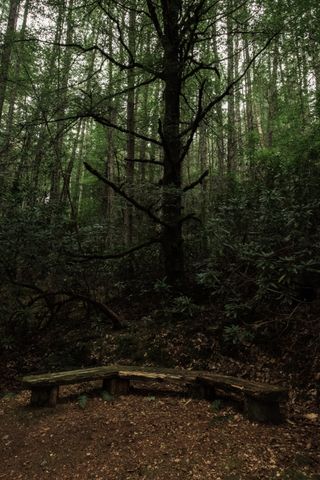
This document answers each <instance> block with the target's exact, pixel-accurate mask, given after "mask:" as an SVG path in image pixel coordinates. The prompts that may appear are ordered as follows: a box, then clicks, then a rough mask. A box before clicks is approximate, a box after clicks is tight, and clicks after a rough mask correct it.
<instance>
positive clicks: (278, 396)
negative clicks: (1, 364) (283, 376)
mask: <svg viewBox="0 0 320 480" xmlns="http://www.w3.org/2000/svg"><path fill="white" fill-rule="evenodd" d="M93 380H102V385H103V388H104V389H105V390H108V391H109V392H110V394H111V395H125V394H127V393H128V392H129V388H130V382H132V381H134V382H139V381H143V382H148V381H150V382H171V383H176V384H180V385H184V386H186V387H187V388H188V390H189V392H190V393H192V394H196V395H197V396H199V397H201V398H206V399H208V400H212V399H214V398H217V397H219V396H221V395H223V396H227V397H233V398H234V397H235V398H237V399H238V400H241V401H242V402H243V404H244V407H245V411H246V413H247V415H248V417H249V419H251V420H253V421H259V422H272V423H276V422H279V421H280V420H281V414H280V402H281V401H283V400H285V399H286V397H287V390H286V388H284V387H281V386H276V385H268V384H265V383H258V382H251V381H249V380H245V379H242V378H237V377H230V376H226V375H218V374H214V373H210V372H206V371H192V370H178V369H160V368H155V367H136V366H122V365H112V366H105V367H94V368H86V369H81V370H72V371H66V372H57V373H47V374H42V375H29V376H26V377H23V379H22V385H23V387H24V388H26V389H31V392H32V394H31V405H33V406H50V407H54V406H55V405H56V402H57V399H58V395H59V386H60V385H68V384H75V383H81V382H88V381H93Z"/></svg>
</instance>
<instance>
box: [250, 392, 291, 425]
mask: <svg viewBox="0 0 320 480" xmlns="http://www.w3.org/2000/svg"><path fill="white" fill-rule="evenodd" d="M245 411H246V414H247V416H248V418H249V420H252V421H253V422H262V423H280V422H281V421H282V415H281V412H280V407H279V402H277V401H272V402H267V401H265V400H258V399H256V398H254V397H249V396H246V397H245Z"/></svg>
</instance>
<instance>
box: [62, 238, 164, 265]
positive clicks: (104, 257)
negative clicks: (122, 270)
mask: <svg viewBox="0 0 320 480" xmlns="http://www.w3.org/2000/svg"><path fill="white" fill-rule="evenodd" d="M156 243H161V239H160V238H151V239H150V240H148V241H147V242H144V243H141V244H140V245H136V246H135V247H132V248H129V250H125V251H123V252H119V253H113V254H109V255H97V254H94V255H93V254H87V255H86V254H83V255H76V254H72V253H70V252H67V255H68V256H71V257H74V258H77V259H78V258H79V259H80V260H79V262H80V263H83V262H90V261H92V260H113V259H117V258H123V257H126V256H127V255H130V254H131V253H134V252H137V251H138V250H142V249H143V248H146V247H149V246H151V245H154V244H156Z"/></svg>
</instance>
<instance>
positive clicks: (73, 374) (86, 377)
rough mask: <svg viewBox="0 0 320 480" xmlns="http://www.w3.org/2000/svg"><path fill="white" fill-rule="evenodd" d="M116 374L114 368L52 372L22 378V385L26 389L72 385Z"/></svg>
mask: <svg viewBox="0 0 320 480" xmlns="http://www.w3.org/2000/svg"><path fill="white" fill-rule="evenodd" d="M117 374H118V370H117V368H116V367H114V366H110V367H93V368H83V369H80V370H70V371H66V372H54V373H46V374H40V375H29V376H26V377H23V378H22V385H23V386H24V387H26V388H30V387H33V386H39V387H41V386H42V387H46V386H48V387H49V386H52V385H70V384H73V383H81V382H88V381H93V380H99V379H104V378H107V377H109V378H111V377H113V376H116V375H117Z"/></svg>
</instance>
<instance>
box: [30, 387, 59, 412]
mask: <svg viewBox="0 0 320 480" xmlns="http://www.w3.org/2000/svg"><path fill="white" fill-rule="evenodd" d="M58 396H59V387H58V386H57V385H54V386H50V387H38V386H33V387H32V390H31V406H32V407H55V406H56V403H57V400H58Z"/></svg>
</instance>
